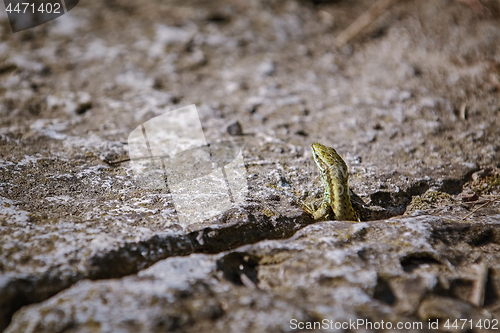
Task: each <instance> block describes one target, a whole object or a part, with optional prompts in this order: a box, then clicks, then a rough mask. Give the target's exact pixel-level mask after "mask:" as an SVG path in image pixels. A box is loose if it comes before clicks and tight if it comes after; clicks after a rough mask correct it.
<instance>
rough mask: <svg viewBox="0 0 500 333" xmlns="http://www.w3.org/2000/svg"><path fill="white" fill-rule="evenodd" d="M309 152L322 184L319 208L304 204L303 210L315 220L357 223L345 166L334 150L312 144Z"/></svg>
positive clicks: (319, 144)
mask: <svg viewBox="0 0 500 333" xmlns="http://www.w3.org/2000/svg"><path fill="white" fill-rule="evenodd" d="M311 151H312V155H313V158H314V161H315V162H316V165H317V166H318V170H319V173H320V177H321V180H322V182H323V188H324V194H323V201H322V202H321V206H320V207H319V208H318V209H317V210H316V209H314V207H312V206H311V205H307V204H304V205H303V209H304V210H305V211H306V213H308V214H310V215H311V216H312V217H313V218H314V219H315V220H333V219H335V220H347V221H359V218H358V215H357V214H356V212H355V211H354V209H353V208H352V204H351V198H350V196H349V185H348V177H349V175H348V173H347V165H346V164H345V162H344V160H343V159H342V157H340V156H339V154H337V152H336V151H335V149H333V148H330V147H327V146H324V145H322V144H321V143H313V144H312V145H311Z"/></svg>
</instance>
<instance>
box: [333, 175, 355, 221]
mask: <svg viewBox="0 0 500 333" xmlns="http://www.w3.org/2000/svg"><path fill="white" fill-rule="evenodd" d="M330 184H331V186H330V191H331V195H332V196H333V200H332V210H333V213H334V214H335V218H336V219H337V220H347V221H358V217H357V216H356V213H355V212H354V209H353V208H352V204H351V197H350V196H349V185H348V182H347V177H341V176H340V175H338V174H336V173H332V174H330Z"/></svg>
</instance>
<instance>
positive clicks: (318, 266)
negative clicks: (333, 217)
mask: <svg viewBox="0 0 500 333" xmlns="http://www.w3.org/2000/svg"><path fill="white" fill-rule="evenodd" d="M373 3H374V1H373V0H351V1H348V0H337V1H306V0H286V1H285V0H272V1H243V0H233V1H229V0H216V1H201V0H199V1H198V0H184V1H178V0H174V1H164V2H160V1H154V0H146V1H140V2H138V1H130V0H112V1H92V2H85V1H82V2H81V3H79V4H78V6H76V7H75V8H74V9H73V10H71V11H70V12H69V13H68V14H66V15H64V16H62V17H60V18H58V19H57V20H54V21H52V22H49V23H47V24H44V25H42V26H38V27H36V28H33V29H29V30H26V31H23V32H19V33H15V34H13V33H12V32H11V30H10V26H9V23H8V19H7V16H6V14H5V11H4V8H2V7H0V115H1V117H0V330H5V332H165V331H178V332H188V331H189V332H202V331H203V332H207V331H211V332H244V331H247V332H266V331H268V332H289V331H290V332H294V331H298V328H299V327H308V326H307V325H311V327H315V328H316V329H318V326H317V323H327V324H328V323H329V324H328V325H327V327H325V326H322V328H326V329H325V330H324V331H332V332H341V331H349V332H372V331H387V332H389V331H391V332H392V331H397V330H395V328H396V327H397V325H398V323H399V324H401V323H402V324H403V325H405V324H406V325H410V326H411V329H408V327H410V326H406V329H405V331H414V332H422V331H429V332H431V331H432V332H436V331H437V329H439V330H442V331H446V330H448V329H449V330H451V331H454V332H466V331H467V332H469V331H472V332H483V331H484V332H486V331H489V330H487V325H488V327H490V328H494V327H496V328H497V329H498V328H500V323H498V320H499V319H500V254H499V253H500V252H498V251H499V250H500V229H499V224H500V203H499V202H498V200H500V196H499V195H500V172H499V170H498V168H499V167H500V136H499V134H500V127H499V126H500V3H499V2H498V1H496V0H481V3H482V6H479V7H478V2H475V1H455V0H401V1H399V2H397V3H396V4H395V5H393V6H392V7H391V8H390V9H388V10H386V11H385V12H384V13H383V14H382V15H381V16H380V17H379V18H378V19H377V20H376V21H375V22H374V23H373V24H372V25H371V26H369V27H368V28H367V29H365V30H364V31H363V32H362V33H361V34H360V35H359V36H357V37H356V38H354V39H353V40H352V41H351V42H350V43H349V44H348V45H346V46H344V47H342V48H340V49H337V48H335V47H334V42H335V37H336V36H338V34H339V33H340V32H341V31H343V30H344V29H345V28H346V27H347V26H348V25H349V24H351V23H352V22H353V21H354V20H355V19H356V18H357V17H359V16H360V15H361V14H362V13H363V12H364V11H366V10H367V9H368V8H369V7H370V6H371V5H372V4H373ZM190 104H196V106H197V108H198V113H199V116H200V119H201V124H202V126H203V130H204V133H205V137H206V140H207V141H209V142H216V141H218V140H229V141H233V142H236V143H238V144H239V145H241V146H242V147H243V148H242V152H243V158H244V164H245V167H246V172H247V176H246V182H247V184H248V189H249V192H248V195H247V196H246V198H245V200H244V202H243V203H241V204H239V205H238V206H236V207H234V208H232V209H231V210H229V211H227V212H224V213H223V214H221V215H218V216H215V217H211V218H209V219H207V220H205V221H203V222H201V223H193V224H189V225H185V224H182V223H179V220H178V218H177V216H176V213H175V207H174V204H173V200H172V194H171V193H168V192H166V191H163V190H147V189H144V188H141V187H140V186H137V183H136V182H134V177H133V171H132V168H131V163H130V162H123V163H118V164H113V165H110V164H109V163H107V162H106V161H115V160H120V159H125V158H127V156H128V147H127V146H128V145H127V139H128V135H129V133H130V132H131V131H132V130H133V129H134V128H136V127H137V126H139V125H140V124H141V123H143V122H145V121H148V120H150V119H151V118H153V117H155V116H158V115H161V114H164V113H165V112H167V111H170V110H174V109H177V108H180V107H182V106H186V105H190ZM235 122H238V123H239V124H240V125H241V128H242V130H241V132H239V131H238V130H237V126H236V127H235V125H234V124H235ZM231 124H232V126H230V125H231ZM235 128H236V130H235ZM313 142H321V143H323V144H325V145H328V146H331V147H334V148H335V149H337V151H338V152H339V154H340V155H341V156H342V157H343V158H344V159H345V161H346V163H347V165H348V167H349V176H350V186H351V189H352V191H353V192H354V193H355V194H357V196H359V199H360V200H363V202H364V203H365V204H366V206H367V207H370V208H371V209H373V210H375V211H376V212H377V214H378V215H376V218H373V219H372V220H371V221H362V222H359V223H351V222H345V221H323V222H316V221H313V220H311V218H310V217H309V216H307V214H305V213H304V212H303V210H302V209H301V204H300V203H301V201H310V200H314V199H319V198H321V196H322V188H321V182H320V180H319V174H318V171H317V169H316V166H315V164H314V162H313V160H312V158H311V153H310V150H309V147H310V145H311V143H313ZM186 168H189V165H187V166H186ZM198 204H199V203H197V202H193V207H194V208H196V207H198V206H197V205H198ZM200 211H201V213H203V210H200ZM460 319H462V321H460ZM463 319H466V323H465V324H464V321H463ZM356 320H364V321H365V322H364V324H363V325H359V326H356V327H352V326H349V328H347V329H346V328H345V324H344V327H343V328H342V324H343V323H347V322H349V321H351V322H352V321H356ZM455 320H458V322H457V323H456V324H457V325H458V326H455V327H454V326H452V325H453V323H454V321H455ZM366 321H371V322H372V324H375V327H373V326H367V325H366ZM382 321H383V322H384V323H385V324H386V325H385V326H384V327H383V328H382V327H380V326H379V327H378V329H377V326H376V325H377V324H378V325H381V323H382ZM388 323H390V324H391V326H392V330H391V328H390V327H389V326H387V324H388ZM447 323H448V326H449V327H448V328H447V327H446V324H447ZM486 323H487V324H486ZM315 324H316V326H314V325H315ZM339 324H340V326H339ZM430 324H432V325H433V327H432V328H430V327H429V325H430ZM335 325H337V326H335ZM418 325H423V326H422V328H420V327H419V326H418ZM494 325H496V326H494ZM433 328H436V329H433ZM318 331H319V329H318Z"/></svg>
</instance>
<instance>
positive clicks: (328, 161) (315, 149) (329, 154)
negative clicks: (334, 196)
mask: <svg viewBox="0 0 500 333" xmlns="http://www.w3.org/2000/svg"><path fill="white" fill-rule="evenodd" d="M311 151H312V155H313V158H314V161H315V162H316V165H317V166H318V168H319V169H320V171H321V172H326V171H327V170H329V169H330V170H333V171H334V172H336V173H340V175H339V176H341V177H347V165H346V164H345V162H344V160H343V159H342V157H340V156H339V154H337V152H336V151H335V149H333V148H331V147H327V146H325V145H322V144H321V143H317V142H315V143H313V144H312V145H311Z"/></svg>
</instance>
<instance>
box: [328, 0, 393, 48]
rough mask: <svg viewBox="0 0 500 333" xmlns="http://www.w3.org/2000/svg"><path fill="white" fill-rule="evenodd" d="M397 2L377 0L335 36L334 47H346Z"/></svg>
mask: <svg viewBox="0 0 500 333" xmlns="http://www.w3.org/2000/svg"><path fill="white" fill-rule="evenodd" d="M397 1H399V0H378V1H377V2H376V3H375V4H374V5H373V6H371V7H370V9H368V10H367V11H366V12H364V13H363V14H361V16H359V17H358V18H357V19H356V21H354V22H353V23H352V24H351V25H350V26H348V27H347V28H346V29H345V30H343V31H342V32H341V33H340V34H339V35H338V36H337V38H336V39H335V46H336V47H337V48H341V47H343V46H344V45H346V44H347V43H348V42H349V41H350V40H351V39H353V38H354V37H356V36H357V35H358V34H359V33H360V32H361V31H363V30H364V29H365V28H366V27H367V26H369V25H370V24H371V23H373V21H375V20H376V19H377V18H378V17H379V16H380V15H382V14H383V13H384V12H385V11H386V10H387V9H388V8H389V7H391V6H392V5H393V4H395V3H396V2H397Z"/></svg>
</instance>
